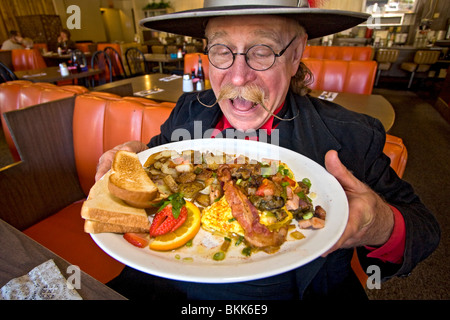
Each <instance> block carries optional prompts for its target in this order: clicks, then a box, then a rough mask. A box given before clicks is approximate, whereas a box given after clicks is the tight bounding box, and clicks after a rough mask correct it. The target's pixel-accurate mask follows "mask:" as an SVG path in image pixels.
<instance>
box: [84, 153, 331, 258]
mask: <svg viewBox="0 0 450 320" xmlns="http://www.w3.org/2000/svg"><path fill="white" fill-rule="evenodd" d="M310 186H311V183H310V181H309V180H308V179H303V180H302V181H296V179H295V177H294V174H293V172H292V171H291V170H290V169H289V167H288V166H287V165H286V164H284V163H281V162H280V161H278V160H268V159H263V160H261V161H255V160H251V159H249V158H247V157H245V156H241V155H238V156H236V155H231V154H225V153H216V154H213V153H211V152H200V151H194V150H186V151H183V152H176V151H174V150H164V151H160V152H157V153H154V154H152V155H151V156H150V157H148V158H147V160H146V161H145V163H144V165H141V163H140V162H139V158H138V157H137V155H136V154H132V153H130V152H126V151H119V152H118V153H117V154H116V157H115V159H114V162H113V165H112V169H111V171H110V172H108V174H107V175H105V177H104V178H103V179H101V180H99V181H97V183H96V184H95V185H94V187H93V188H92V189H91V192H90V194H89V197H88V199H87V200H86V201H85V203H84V205H83V210H82V216H83V218H85V219H86V222H85V230H86V232H90V233H97V232H114V233H123V234H124V239H126V240H127V241H128V242H129V243H131V244H133V245H135V246H137V247H148V248H150V249H152V250H158V251H167V250H173V249H176V248H179V247H181V246H184V245H185V244H186V243H188V242H190V241H191V240H193V238H194V237H195V236H196V235H197V234H198V232H199V231H200V230H203V233H202V235H204V232H206V233H207V234H212V235H214V236H217V235H220V236H221V237H222V239H225V240H224V241H223V245H222V247H224V248H225V247H227V245H228V246H229V243H230V241H231V239H235V240H236V245H239V244H241V243H243V244H244V246H245V249H244V250H243V253H244V254H245V255H249V252H250V251H249V250H253V249H256V250H263V251H265V252H269V253H271V252H275V251H277V250H278V249H279V248H280V246H281V245H282V244H283V243H284V242H285V241H286V239H287V235H288V234H289V232H290V231H293V232H291V235H292V238H295V239H301V238H303V237H304V236H303V235H301V233H300V232H299V231H298V229H299V228H323V227H324V224H325V216H326V212H325V210H324V209H323V208H322V207H320V206H316V207H315V208H314V206H313V204H312V200H311V198H310ZM137 221H139V222H137ZM293 229H296V230H293ZM298 233H300V235H301V236H299V235H298ZM224 251H226V249H223V248H222V249H221V251H220V252H219V253H217V255H219V254H220V256H217V257H216V255H214V260H221V259H223V254H224ZM244 251H245V252H244Z"/></svg>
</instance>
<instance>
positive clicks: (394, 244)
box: [211, 103, 406, 263]
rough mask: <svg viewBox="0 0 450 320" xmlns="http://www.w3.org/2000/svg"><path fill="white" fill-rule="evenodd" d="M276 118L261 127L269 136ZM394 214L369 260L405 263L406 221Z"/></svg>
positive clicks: (224, 122) (223, 122) (222, 123)
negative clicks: (391, 224)
mask: <svg viewBox="0 0 450 320" xmlns="http://www.w3.org/2000/svg"><path fill="white" fill-rule="evenodd" d="M283 106H284V103H283V104H282V105H281V106H280V107H279V108H278V109H277V110H275V112H274V113H275V114H278V113H279V112H280V110H281V109H282V108H283ZM273 122H274V117H273V116H271V117H270V118H269V119H268V120H267V122H266V123H265V124H264V125H263V126H261V128H260V129H265V130H267V134H268V135H270V134H271V132H272V130H273V129H275V128H276V127H277V125H278V124H275V125H274V124H273ZM232 128H233V126H232V125H231V124H230V122H228V119H227V118H226V117H225V116H222V118H221V119H220V120H219V122H218V123H217V125H216V127H215V128H214V131H213V133H212V134H211V138H214V137H215V136H216V135H217V134H218V133H220V132H222V131H223V130H226V129H232ZM247 138H248V139H251V140H257V139H258V138H257V137H247ZM390 207H391V209H392V212H393V213H394V229H393V230H392V234H391V236H390V238H389V240H388V241H387V242H386V243H385V244H384V245H382V246H381V247H379V248H374V247H369V246H366V248H367V249H368V250H370V251H371V252H370V253H369V254H367V257H369V258H377V259H380V260H382V261H383V262H386V261H388V262H391V263H401V262H402V261H403V251H404V250H405V240H406V229H405V220H404V219H403V216H402V214H401V213H400V211H398V209H397V208H395V207H393V206H390Z"/></svg>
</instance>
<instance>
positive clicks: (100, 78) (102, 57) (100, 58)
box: [91, 50, 113, 87]
mask: <svg viewBox="0 0 450 320" xmlns="http://www.w3.org/2000/svg"><path fill="white" fill-rule="evenodd" d="M91 68H92V69H101V70H104V72H103V73H100V74H99V75H96V76H94V77H92V87H96V86H99V85H102V84H105V83H107V82H113V73H112V64H111V59H110V58H109V55H108V54H106V52H105V51H102V50H99V51H96V52H94V54H93V55H92V59H91Z"/></svg>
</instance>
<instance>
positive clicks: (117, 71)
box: [103, 47, 127, 80]
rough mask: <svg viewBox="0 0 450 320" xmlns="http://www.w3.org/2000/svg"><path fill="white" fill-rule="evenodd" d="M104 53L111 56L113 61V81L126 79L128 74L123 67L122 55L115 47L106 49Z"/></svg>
mask: <svg viewBox="0 0 450 320" xmlns="http://www.w3.org/2000/svg"><path fill="white" fill-rule="evenodd" d="M103 51H104V52H106V54H107V55H108V56H109V58H110V60H111V67H112V75H113V80H120V79H125V78H126V77H127V74H126V72H125V68H124V67H123V62H122V57H121V55H120V53H119V52H118V51H117V50H116V49H114V48H113V47H105V48H104V49H103Z"/></svg>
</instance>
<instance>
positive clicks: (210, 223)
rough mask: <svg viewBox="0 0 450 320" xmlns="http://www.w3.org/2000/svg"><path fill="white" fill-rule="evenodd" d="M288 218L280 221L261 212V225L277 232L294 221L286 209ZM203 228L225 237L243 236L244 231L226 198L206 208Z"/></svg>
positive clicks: (203, 213) (268, 213) (270, 214)
mask: <svg viewBox="0 0 450 320" xmlns="http://www.w3.org/2000/svg"><path fill="white" fill-rule="evenodd" d="M284 210H285V211H286V213H287V216H286V217H285V218H284V219H283V220H282V221H278V220H277V219H276V218H275V216H274V215H273V214H272V213H271V212H261V211H260V212H259V214H260V215H259V218H260V222H261V224H264V225H266V226H267V227H268V228H269V229H270V230H275V229H277V228H279V227H281V226H282V225H284V224H286V223H289V222H290V221H291V220H292V218H293V217H292V214H291V213H290V212H289V211H287V210H286V209H284ZM201 225H202V227H203V228H204V229H205V230H207V231H209V232H211V233H216V232H218V233H220V234H222V235H224V236H231V235H232V234H235V235H238V236H243V235H244V229H242V227H241V225H240V224H239V223H238V222H237V221H236V219H235V218H234V217H233V214H232V213H231V208H230V206H229V205H228V202H227V200H226V199H225V197H222V198H221V199H220V200H219V201H217V202H215V203H213V204H212V205H211V206H209V207H207V208H205V209H204V210H203V212H202V218H201Z"/></svg>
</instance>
